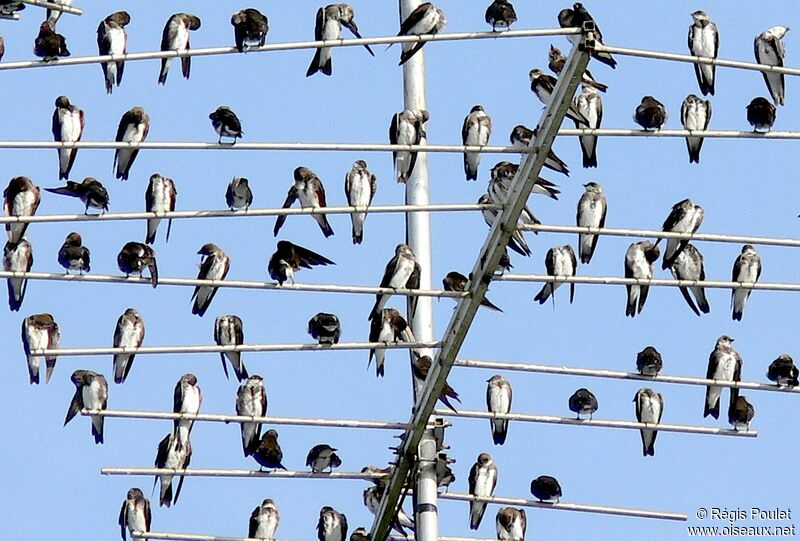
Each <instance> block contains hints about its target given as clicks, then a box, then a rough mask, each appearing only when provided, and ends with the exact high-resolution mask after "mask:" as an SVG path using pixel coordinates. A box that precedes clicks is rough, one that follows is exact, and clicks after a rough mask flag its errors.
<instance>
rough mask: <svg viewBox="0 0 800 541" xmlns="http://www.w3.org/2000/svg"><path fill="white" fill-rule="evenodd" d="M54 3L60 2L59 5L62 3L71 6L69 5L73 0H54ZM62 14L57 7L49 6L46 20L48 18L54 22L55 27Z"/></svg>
mask: <svg viewBox="0 0 800 541" xmlns="http://www.w3.org/2000/svg"><path fill="white" fill-rule="evenodd" d="M52 3H53V4H58V5H61V6H67V7H69V6H71V5H72V0H53V2H52ZM61 14H62V12H61V11H59V10H57V9H50V8H48V9H47V15H46V20H48V21H50V22H51V23H53V27H55V25H56V24H57V23H58V20H59V19H60V18H61Z"/></svg>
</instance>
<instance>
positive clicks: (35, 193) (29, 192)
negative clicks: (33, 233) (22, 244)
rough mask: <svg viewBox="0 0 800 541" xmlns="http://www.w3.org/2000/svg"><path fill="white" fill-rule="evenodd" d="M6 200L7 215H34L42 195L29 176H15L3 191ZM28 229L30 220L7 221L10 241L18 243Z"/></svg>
mask: <svg viewBox="0 0 800 541" xmlns="http://www.w3.org/2000/svg"><path fill="white" fill-rule="evenodd" d="M3 200H4V201H5V208H6V216H33V215H34V214H36V209H37V208H39V203H40V202H41V195H40V194H39V187H38V186H36V185H35V184H34V183H33V181H32V180H31V179H29V178H28V177H14V178H12V179H11V180H10V181H9V182H8V187H7V188H6V189H5V190H4V191H3ZM27 229H28V222H19V223H11V222H8V223H6V231H7V232H8V241H9V242H10V243H11V244H17V243H19V241H20V240H22V237H24V236H25V231H27Z"/></svg>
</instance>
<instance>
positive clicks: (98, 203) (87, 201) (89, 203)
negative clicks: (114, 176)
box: [45, 177, 110, 214]
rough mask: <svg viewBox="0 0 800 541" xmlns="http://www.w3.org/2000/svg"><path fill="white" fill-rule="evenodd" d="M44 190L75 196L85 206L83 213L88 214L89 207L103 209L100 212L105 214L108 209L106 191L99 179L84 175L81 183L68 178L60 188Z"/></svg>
mask: <svg viewBox="0 0 800 541" xmlns="http://www.w3.org/2000/svg"><path fill="white" fill-rule="evenodd" d="M45 191H46V192H50V193H55V194H58V195H66V196H69V197H77V198H78V199H80V200H81V201H82V202H83V204H84V206H85V208H84V211H83V213H84V214H89V207H91V208H94V209H101V210H102V211H103V212H102V213H101V214H105V211H107V210H108V203H109V201H110V198H109V197H108V191H107V190H106V188H105V186H103V184H102V183H101V182H100V181H99V180H97V179H96V178H93V177H86V178H85V179H83V182H81V183H77V182H72V181H71V180H68V181H67V185H66V186H64V187H62V188H45Z"/></svg>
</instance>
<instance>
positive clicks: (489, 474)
mask: <svg viewBox="0 0 800 541" xmlns="http://www.w3.org/2000/svg"><path fill="white" fill-rule="evenodd" d="M496 485H497V466H496V465H495V463H494V461H493V460H492V457H491V456H490V455H489V453H481V454H479V455H478V460H477V461H476V462H475V464H473V465H472V468H471V469H470V470H469V493H470V494H471V495H473V496H481V497H484V498H491V497H492V496H493V495H494V487H495V486H496ZM485 511H486V502H479V501H476V500H470V502H469V527H470V529H471V530H477V529H478V527H479V526H480V525H481V520H482V519H483V513H484V512H485Z"/></svg>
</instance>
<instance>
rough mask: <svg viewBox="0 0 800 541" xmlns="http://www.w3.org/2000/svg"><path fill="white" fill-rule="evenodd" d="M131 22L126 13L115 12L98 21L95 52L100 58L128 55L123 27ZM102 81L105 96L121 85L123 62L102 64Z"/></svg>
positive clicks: (125, 31)
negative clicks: (104, 86)
mask: <svg viewBox="0 0 800 541" xmlns="http://www.w3.org/2000/svg"><path fill="white" fill-rule="evenodd" d="M130 22H131V16H130V15H129V14H128V12H127V11H116V12H114V13H112V14H111V15H109V16H108V17H106V18H105V19H103V20H102V21H100V24H99V25H98V26H97V50H98V54H99V55H101V56H106V55H111V56H119V55H124V54H127V53H128V31H127V30H125V27H126V26H127V25H128V23H130ZM100 67H102V68H103V79H104V80H105V83H106V94H111V93H112V92H113V91H114V85H117V86H119V85H120V83H122V74H123V72H124V71H125V61H124V60H116V61H112V62H103V63H102V64H100Z"/></svg>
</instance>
